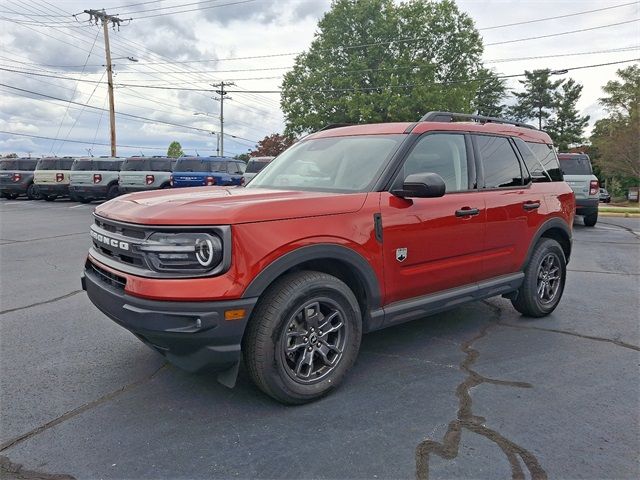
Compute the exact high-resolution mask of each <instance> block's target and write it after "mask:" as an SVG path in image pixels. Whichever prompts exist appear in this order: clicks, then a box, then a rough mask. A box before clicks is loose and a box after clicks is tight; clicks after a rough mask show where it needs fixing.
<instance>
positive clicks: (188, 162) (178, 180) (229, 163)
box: [171, 157, 245, 188]
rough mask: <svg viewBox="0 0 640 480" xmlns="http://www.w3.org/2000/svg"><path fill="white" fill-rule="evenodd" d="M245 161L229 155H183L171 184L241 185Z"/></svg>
mask: <svg viewBox="0 0 640 480" xmlns="http://www.w3.org/2000/svg"><path fill="white" fill-rule="evenodd" d="M244 169H245V163H244V162H243V161H242V160H234V159H233V158H227V157H181V158H179V159H178V161H177V162H176V166H175V168H174V169H173V173H172V174H171V186H172V187H175V188H180V187H200V186H214V185H220V186H231V185H241V184H242V181H243V177H242V175H243V174H244Z"/></svg>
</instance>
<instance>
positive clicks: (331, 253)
mask: <svg viewBox="0 0 640 480" xmlns="http://www.w3.org/2000/svg"><path fill="white" fill-rule="evenodd" d="M320 259H333V260H339V261H341V262H344V263H346V264H347V265H349V266H350V267H351V268H353V269H354V270H355V271H356V272H357V273H358V274H359V276H360V278H361V279H362V283H363V285H364V288H365V290H366V292H367V298H368V299H369V301H370V304H369V309H370V310H374V309H377V308H379V307H380V303H381V294H380V285H379V283H378V278H377V277H376V274H375V272H374V270H373V268H371V265H369V262H367V260H365V258H364V257H363V256H362V255H360V254H359V253H357V252H355V251H354V250H351V249H350V248H347V247H343V246H341V245H335V244H327V243H324V244H317V245H309V246H306V247H301V248H298V249H296V250H293V251H291V252H289V253H286V254H284V255H283V256H281V257H280V258H278V259H277V260H274V261H273V262H271V263H270V264H269V266H268V267H267V268H265V269H264V270H263V271H262V272H260V273H259V274H258V276H257V277H256V278H254V279H253V280H252V281H251V283H250V284H249V286H248V287H247V289H246V290H245V291H244V294H243V295H242V298H250V297H259V296H260V295H261V294H262V292H264V291H265V290H266V289H267V287H268V286H269V285H271V283H272V282H273V281H274V280H275V279H276V278H278V277H279V276H280V275H282V274H283V273H284V272H286V271H287V270H289V269H291V268H293V267H295V266H296V265H300V264H301V263H304V262H308V261H310V260H320ZM364 313H365V312H363V314H364Z"/></svg>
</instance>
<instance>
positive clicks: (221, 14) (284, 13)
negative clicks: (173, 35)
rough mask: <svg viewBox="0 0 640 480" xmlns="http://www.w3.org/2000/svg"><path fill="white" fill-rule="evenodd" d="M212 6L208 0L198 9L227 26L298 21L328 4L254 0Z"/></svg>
mask: <svg viewBox="0 0 640 480" xmlns="http://www.w3.org/2000/svg"><path fill="white" fill-rule="evenodd" d="M209 6H213V5H212V3H211V2H210V1H209V2H207V1H205V2H201V3H200V9H201V12H202V15H203V16H204V18H206V19H207V20H209V21H210V22H212V23H217V24H220V25H223V26H227V25H229V24H231V23H233V22H247V21H252V22H256V23H258V24H263V25H266V24H273V23H281V22H286V21H291V20H293V21H300V20H303V19H305V18H307V17H313V18H318V17H319V16H320V15H321V14H323V13H324V12H325V11H326V10H327V9H328V6H329V1H328V0H291V1H289V2H274V1H271V0H255V1H253V2H248V3H238V4H236V5H225V6H222V5H220V8H206V7H209Z"/></svg>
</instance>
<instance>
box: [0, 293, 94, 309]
mask: <svg viewBox="0 0 640 480" xmlns="http://www.w3.org/2000/svg"><path fill="white" fill-rule="evenodd" d="M82 292H83V290H74V291H73V292H69V293H66V294H64V295H61V296H59V297H55V298H52V299H49V300H43V301H41V302H35V303H32V304H30V305H25V306H24V307H16V308H9V309H8V310H0V315H5V314H7V313H12V312H17V311H20V310H26V309H27V308H33V307H38V306H40V305H46V304H47V303H53V302H57V301H60V300H64V299H65V298H69V297H73V296H74V295H77V294H79V293H82Z"/></svg>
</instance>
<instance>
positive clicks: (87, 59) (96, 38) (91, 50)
mask: <svg viewBox="0 0 640 480" xmlns="http://www.w3.org/2000/svg"><path fill="white" fill-rule="evenodd" d="M99 34H100V33H99V32H98V33H96V36H95V38H94V39H93V44H91V48H90V49H89V55H87V58H86V60H85V61H84V66H83V67H82V71H83V72H84V69H85V68H86V66H87V63H88V62H89V57H90V56H91V52H93V47H95V46H96V41H97V40H98V35H99ZM78 85H79V82H76V85H75V87H74V89H73V93H72V94H71V98H73V97H74V96H75V94H76V91H77V90H78ZM96 87H97V85H96ZM69 101H71V99H69ZM69 105H70V103H68V104H67V109H66V110H65V111H64V115H62V117H61V118H60V124H59V125H58V131H57V132H56V140H57V139H58V135H60V130H61V129H62V124H63V123H64V119H65V117H66V116H67V112H68V111H69ZM67 136H68V135H67ZM56 140H54V141H53V142H51V148H50V149H49V153H53V146H54V145H55V144H56Z"/></svg>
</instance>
